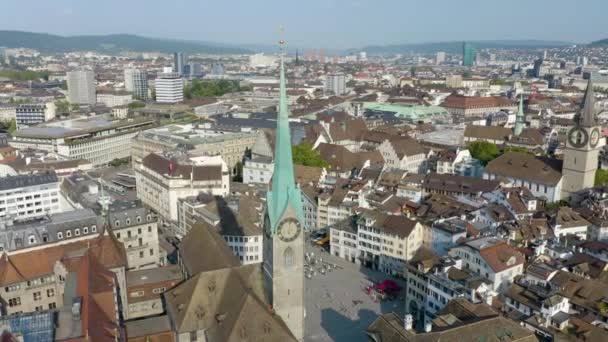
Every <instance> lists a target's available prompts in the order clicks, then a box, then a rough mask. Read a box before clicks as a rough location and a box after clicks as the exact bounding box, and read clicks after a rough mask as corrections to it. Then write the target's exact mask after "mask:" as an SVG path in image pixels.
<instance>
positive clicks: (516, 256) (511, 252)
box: [449, 237, 524, 291]
mask: <svg viewBox="0 0 608 342" xmlns="http://www.w3.org/2000/svg"><path fill="white" fill-rule="evenodd" d="M449 254H450V255H451V256H454V257H458V258H460V259H462V261H463V265H464V268H466V269H469V270H471V271H472V272H473V273H476V274H479V275H480V276H481V277H483V278H484V279H486V280H488V281H489V282H490V283H492V290H494V291H504V290H505V289H507V288H508V286H509V285H510V284H511V283H512V282H513V279H514V278H515V277H517V276H518V275H520V274H523V269H524V257H523V255H522V254H521V253H519V252H518V251H517V250H515V248H513V247H511V246H509V245H508V244H507V243H506V242H505V241H503V240H499V239H497V238H494V237H482V238H479V239H475V240H471V241H468V242H466V243H465V244H462V245H459V246H457V247H454V248H452V249H451V250H450V253H449Z"/></svg>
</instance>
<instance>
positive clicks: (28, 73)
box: [0, 69, 49, 81]
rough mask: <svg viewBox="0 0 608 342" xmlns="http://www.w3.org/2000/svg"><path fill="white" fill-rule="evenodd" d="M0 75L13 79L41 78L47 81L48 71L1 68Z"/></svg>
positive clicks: (33, 79)
mask: <svg viewBox="0 0 608 342" xmlns="http://www.w3.org/2000/svg"><path fill="white" fill-rule="evenodd" d="M0 77H6V78H8V79H11V80H14V81H35V80H39V79H43V80H46V81H48V79H49V72H48V71H32V70H16V69H3V70H0Z"/></svg>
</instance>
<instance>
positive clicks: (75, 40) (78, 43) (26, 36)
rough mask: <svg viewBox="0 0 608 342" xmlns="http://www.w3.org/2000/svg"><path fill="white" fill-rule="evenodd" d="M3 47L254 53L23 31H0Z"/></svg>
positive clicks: (170, 42) (122, 36)
mask: <svg viewBox="0 0 608 342" xmlns="http://www.w3.org/2000/svg"><path fill="white" fill-rule="evenodd" d="M0 46H5V47H8V48H18V47H23V48H30V49H36V50H39V51H42V52H70V51H98V52H107V53H116V52H123V51H133V52H163V53H171V52H175V51H180V52H187V53H208V54H242V53H251V51H249V50H247V49H241V48H237V47H231V46H227V45H224V44H217V45H215V44H213V43H199V42H191V41H180V40H171V39H158V38H146V37H141V36H136V35H129V34H114V35H104V36H69V37H64V36H58V35H52V34H46V33H33V32H23V31H1V30H0Z"/></svg>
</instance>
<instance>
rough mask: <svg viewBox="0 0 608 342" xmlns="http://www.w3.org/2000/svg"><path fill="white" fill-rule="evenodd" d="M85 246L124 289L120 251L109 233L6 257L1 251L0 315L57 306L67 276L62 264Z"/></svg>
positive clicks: (60, 300)
mask: <svg viewBox="0 0 608 342" xmlns="http://www.w3.org/2000/svg"><path fill="white" fill-rule="evenodd" d="M87 249H88V250H89V252H90V253H92V255H93V256H94V257H96V258H97V260H98V262H99V263H101V265H102V266H103V267H104V268H106V269H108V270H111V271H112V272H113V273H114V274H115V275H116V281H117V284H118V287H119V288H121V289H124V288H125V287H124V284H125V276H124V274H125V271H124V270H125V266H126V260H125V255H124V250H123V249H122V246H120V244H119V243H117V241H116V240H115V239H114V238H113V237H111V236H99V237H97V238H95V239H89V240H86V241H78V242H73V243H69V244H62V245H53V246H50V247H47V248H44V249H36V250H32V251H27V252H22V253H16V254H12V255H10V256H9V255H7V254H3V255H2V257H0V274H2V278H0V299H1V300H2V302H3V303H6V304H4V305H3V315H5V314H6V315H11V314H19V313H28V312H34V311H42V310H48V309H56V308H61V307H62V306H63V294H64V290H65V287H66V278H67V275H68V267H67V266H66V264H67V263H69V262H70V258H71V257H80V256H82V255H83V254H84V253H86V251H87ZM34 261H35V262H34ZM124 299H125V297H123V300H124Z"/></svg>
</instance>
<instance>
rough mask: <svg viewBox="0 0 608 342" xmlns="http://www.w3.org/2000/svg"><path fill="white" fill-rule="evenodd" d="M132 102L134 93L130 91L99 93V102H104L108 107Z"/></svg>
mask: <svg viewBox="0 0 608 342" xmlns="http://www.w3.org/2000/svg"><path fill="white" fill-rule="evenodd" d="M131 102H133V95H132V94H131V93H128V92H104V93H101V92H100V93H97V103H103V104H104V105H105V106H106V107H110V108H113V107H119V106H125V105H128V104H129V103H131Z"/></svg>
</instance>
